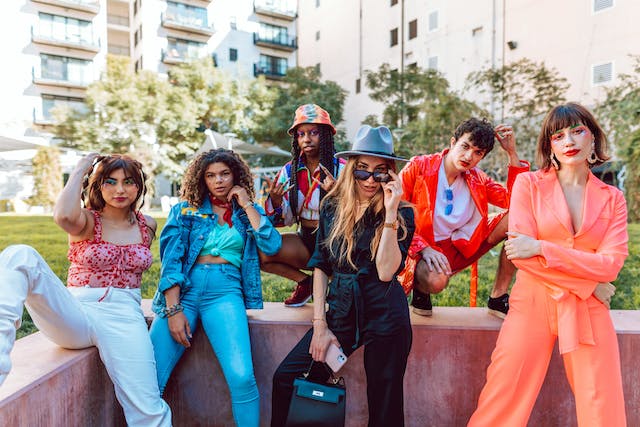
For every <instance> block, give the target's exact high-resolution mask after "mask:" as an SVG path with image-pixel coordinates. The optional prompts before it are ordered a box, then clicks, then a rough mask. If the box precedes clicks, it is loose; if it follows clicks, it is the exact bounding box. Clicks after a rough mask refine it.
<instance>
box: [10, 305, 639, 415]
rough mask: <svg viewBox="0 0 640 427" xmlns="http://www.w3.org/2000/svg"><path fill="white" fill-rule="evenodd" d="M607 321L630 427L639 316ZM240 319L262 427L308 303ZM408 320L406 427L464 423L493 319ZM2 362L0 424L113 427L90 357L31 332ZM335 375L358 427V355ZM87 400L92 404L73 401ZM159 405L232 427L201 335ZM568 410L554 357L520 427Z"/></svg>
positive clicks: (102, 377)
mask: <svg viewBox="0 0 640 427" xmlns="http://www.w3.org/2000/svg"><path fill="white" fill-rule="evenodd" d="M147 304H148V302H147ZM611 315H612V318H613V321H614V325H615V327H616V330H617V332H618V342H619V344H620V353H621V359H622V366H623V381H624V392H625V400H626V409H627V419H628V425H629V426H638V425H640V370H639V369H637V366H636V365H637V355H638V354H640V311H612V312H611ZM249 316H250V329H251V339H252V348H253V358H254V365H255V371H256V379H257V382H258V387H259V390H260V397H261V413H262V414H263V418H262V422H261V424H262V425H263V426H267V425H269V421H270V414H271V376H272V374H273V372H274V370H275V368H276V367H277V365H278V364H279V363H280V361H281V360H282V359H283V358H284V356H285V355H286V354H287V353H288V352H289V350H290V349H291V348H292V347H293V346H294V344H295V343H296V342H297V341H298V339H300V338H301V337H302V335H304V333H305V332H306V331H307V330H308V328H309V327H310V322H309V319H311V317H312V306H311V305H307V306H306V307H304V308H301V309H290V308H285V307H284V306H282V305H281V304H278V303H267V304H266V308H265V310H251V311H250V312H249ZM412 323H413V348H412V351H411V355H410V357H409V362H408V366H407V372H406V375H405V420H406V424H407V426H438V427H441V426H443V427H446V426H451V427H457V426H464V425H465V424H466V421H467V420H468V419H469V417H470V415H471V413H472V412H473V410H474V409H475V406H476V402H477V398H478V395H479V393H480V390H481V388H482V386H483V384H484V379H485V373H486V367H487V365H488V364H489V360H490V355H491V351H492V350H493V347H494V345H495V340H496V338H497V333H498V330H499V328H500V325H501V322H500V321H499V320H498V319H495V318H493V317H491V316H489V315H487V313H486V311H485V309H483V308H463V307H436V308H435V309H434V316H433V318H431V319H427V318H423V317H419V316H413V317H412ZM12 359H13V360H14V365H15V366H14V370H13V371H12V373H11V375H9V377H8V378H7V380H6V382H5V384H4V385H3V386H2V387H0V425H3V426H14V425H25V426H27V425H44V424H42V420H47V422H46V423H45V424H48V425H100V426H111V425H122V422H123V419H122V415H121V413H119V412H120V409H119V406H118V405H117V404H116V403H115V401H114V397H113V390H112V386H111V384H110V382H109V380H108V378H107V377H106V374H105V373H104V368H102V366H101V365H100V364H99V361H98V356H97V352H96V351H95V350H93V349H91V350H81V351H69V350H62V349H60V348H57V347H56V346H55V345H53V344H51V343H49V342H48V341H47V340H46V338H44V337H42V336H41V334H36V335H34V336H31V337H27V338H24V339H22V340H19V341H18V342H17V344H16V348H15V349H14V352H13V353H12ZM340 374H341V375H343V376H344V377H345V381H346V385H347V426H361V425H366V419H367V404H366V384H365V378H364V372H363V361H362V350H361V349H360V350H358V351H357V352H356V353H355V354H354V355H352V356H351V358H350V359H349V362H348V363H347V365H346V366H345V368H343V370H342V371H341V372H340ZM70 390H72V391H73V394H69V393H70ZM89 395H95V396H99V398H97V399H94V401H90V402H86V401H84V400H82V399H78V396H89ZM165 398H166V399H167V401H168V403H169V405H170V406H171V408H172V410H173V420H174V424H175V425H176V426H196V425H198V426H230V425H233V418H232V415H231V405H230V401H229V392H228V388H227V386H226V383H225V381H224V378H223V376H222V374H221V371H220V367H219V365H218V362H217V360H216V358H215V356H214V354H213V351H212V350H211V347H210V345H209V342H208V340H207V339H206V336H205V334H204V333H203V331H202V329H201V328H200V329H198V330H197V331H196V332H195V334H194V340H193V346H192V347H191V349H189V350H187V352H186V353H185V355H184V357H183V358H182V360H181V361H180V363H179V364H178V366H177V367H176V370H175V371H174V375H173V376H172V378H171V379H170V381H169V384H168V385H167V391H166V394H165ZM574 412H575V409H574V402H573V397H572V394H571V391H570V390H569V386H568V383H567V380H566V378H565V375H564V368H563V367H562V362H561V358H560V357H559V355H558V352H557V350H556V352H555V353H554V355H553V358H552V360H551V365H550V368H549V373H548V375H547V378H546V380H545V383H544V385H543V388H542V391H541V393H540V396H539V398H538V401H537V403H536V406H535V408H534V410H533V413H532V416H531V420H530V422H529V425H530V426H545V427H554V426H558V427H560V426H562V427H572V426H576V425H577V424H576V419H575V413H574ZM18 420H19V421H18ZM87 420H90V421H87Z"/></svg>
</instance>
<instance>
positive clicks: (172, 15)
mask: <svg viewBox="0 0 640 427" xmlns="http://www.w3.org/2000/svg"><path fill="white" fill-rule="evenodd" d="M160 21H161V22H162V23H163V24H174V25H179V26H181V27H187V28H192V29H194V30H200V31H204V32H207V33H213V32H214V28H213V24H209V23H208V22H207V18H206V17H203V16H200V15H196V14H193V15H191V14H190V15H183V14H180V13H177V11H170V10H168V11H167V13H162V14H160Z"/></svg>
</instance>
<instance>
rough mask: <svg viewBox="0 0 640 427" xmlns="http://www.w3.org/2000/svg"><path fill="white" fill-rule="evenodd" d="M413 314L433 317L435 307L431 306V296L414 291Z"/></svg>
mask: <svg viewBox="0 0 640 427" xmlns="http://www.w3.org/2000/svg"><path fill="white" fill-rule="evenodd" d="M411 305H412V306H413V312H414V313H415V314H419V315H420V316H427V317H431V315H432V314H433V306H432V305H431V295H429V294H425V293H423V292H420V291H418V290H416V289H414V290H413V301H411Z"/></svg>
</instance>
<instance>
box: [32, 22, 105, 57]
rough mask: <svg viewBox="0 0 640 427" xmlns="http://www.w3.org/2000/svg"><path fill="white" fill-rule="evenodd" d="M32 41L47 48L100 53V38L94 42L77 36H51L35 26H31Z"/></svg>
mask: <svg viewBox="0 0 640 427" xmlns="http://www.w3.org/2000/svg"><path fill="white" fill-rule="evenodd" d="M31 41H32V42H33V43H38V44H43V45H47V46H58V47H66V48H70V49H78V50H84V51H87V52H95V53H97V52H99V51H100V39H98V38H94V40H85V39H82V38H81V37H80V36H77V35H74V36H70V35H61V36H55V35H51V34H43V33H42V32H41V31H40V30H38V29H36V28H35V27H34V26H31Z"/></svg>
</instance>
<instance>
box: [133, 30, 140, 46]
mask: <svg viewBox="0 0 640 427" xmlns="http://www.w3.org/2000/svg"><path fill="white" fill-rule="evenodd" d="M139 40H140V38H139V37H138V30H136V32H135V33H133V46H134V47H135V46H138V41H139Z"/></svg>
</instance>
